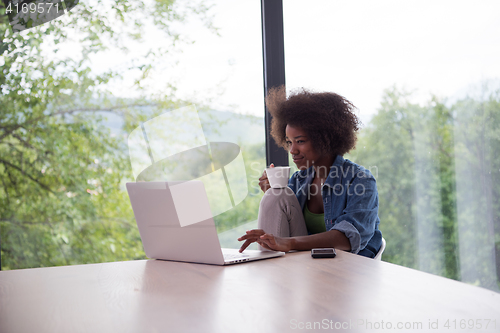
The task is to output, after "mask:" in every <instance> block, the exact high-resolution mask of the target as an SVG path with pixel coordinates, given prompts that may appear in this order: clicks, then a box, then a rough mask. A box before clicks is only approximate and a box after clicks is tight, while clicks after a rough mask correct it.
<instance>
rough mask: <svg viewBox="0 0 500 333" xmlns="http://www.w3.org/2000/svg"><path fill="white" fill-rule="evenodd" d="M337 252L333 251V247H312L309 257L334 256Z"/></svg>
mask: <svg viewBox="0 0 500 333" xmlns="http://www.w3.org/2000/svg"><path fill="white" fill-rule="evenodd" d="M336 255H337V252H335V249H334V248H326V249H312V250H311V257H313V258H315V259H317V258H335V256H336Z"/></svg>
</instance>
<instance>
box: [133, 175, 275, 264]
mask: <svg viewBox="0 0 500 333" xmlns="http://www.w3.org/2000/svg"><path fill="white" fill-rule="evenodd" d="M126 185H127V191H128V195H129V198H130V203H131V204H132V209H133V211H134V216H135V220H136V222H137V227H138V228H139V233H140V235H141V240H142V244H143V246H144V252H145V253H146V256H148V257H149V258H151V259H162V260H173V261H184V262H191V263H201V264H213V265H230V264H238V263H242V262H248V261H253V260H260V259H268V258H275V257H279V256H283V255H284V254H285V253H284V252H277V251H257V250H245V251H244V252H243V253H239V252H238V250H237V249H222V248H221V246H220V242H219V237H218V236H217V230H216V228H215V223H214V220H213V217H212V213H211V211H210V205H209V203H208V197H207V194H206V191H205V186H204V185H203V183H202V182H201V181H198V180H191V181H185V182H137V183H127V184H126Z"/></svg>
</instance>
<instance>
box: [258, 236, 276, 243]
mask: <svg viewBox="0 0 500 333" xmlns="http://www.w3.org/2000/svg"><path fill="white" fill-rule="evenodd" d="M260 239H261V240H262V241H264V242H266V243H267V244H269V245H276V239H275V238H274V236H273V235H272V234H264V235H262V236H260Z"/></svg>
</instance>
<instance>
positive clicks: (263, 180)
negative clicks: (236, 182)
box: [259, 163, 274, 193]
mask: <svg viewBox="0 0 500 333" xmlns="http://www.w3.org/2000/svg"><path fill="white" fill-rule="evenodd" d="M269 167H270V168H274V164H273V163H271V165H270V166H269ZM259 186H260V189H261V190H262V192H264V193H266V191H267V190H269V189H270V188H271V184H269V179H268V178H267V173H266V170H264V172H263V173H262V177H260V178H259Z"/></svg>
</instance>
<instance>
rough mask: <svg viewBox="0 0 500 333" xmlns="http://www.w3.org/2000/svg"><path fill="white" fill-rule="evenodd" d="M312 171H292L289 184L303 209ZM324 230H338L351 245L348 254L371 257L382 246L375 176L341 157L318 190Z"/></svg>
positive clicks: (334, 163) (336, 160)
mask: <svg viewBox="0 0 500 333" xmlns="http://www.w3.org/2000/svg"><path fill="white" fill-rule="evenodd" d="M314 173H315V171H314V168H313V167H310V168H309V169H307V170H301V171H297V172H295V173H294V174H293V175H292V177H291V178H290V180H289V181H288V187H290V188H291V189H292V190H293V192H294V193H295V195H296V196H297V199H298V201H299V203H300V206H301V208H302V210H304V205H305V204H306V202H307V200H308V197H309V188H310V185H311V183H312V181H313V179H314ZM321 195H322V197H323V206H324V209H325V226H326V230H328V231H329V230H339V231H341V232H342V233H344V234H345V235H346V237H347V238H348V239H349V242H350V243H351V252H352V253H357V254H360V255H363V256H365V257H370V258H373V257H374V256H375V255H376V254H377V252H378V250H379V249H380V246H381V245H382V233H381V232H380V230H378V225H379V223H380V219H379V217H378V192H377V184H376V181H375V177H373V175H372V174H371V172H370V171H369V170H367V169H365V168H364V167H362V166H360V165H357V164H356V163H354V162H351V161H349V160H347V159H344V158H343V157H342V156H340V155H338V156H337V157H336V158H335V161H334V162H333V164H332V166H331V167H330V172H329V174H328V177H327V178H326V180H325V182H324V184H323V186H322V187H321Z"/></svg>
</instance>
